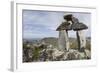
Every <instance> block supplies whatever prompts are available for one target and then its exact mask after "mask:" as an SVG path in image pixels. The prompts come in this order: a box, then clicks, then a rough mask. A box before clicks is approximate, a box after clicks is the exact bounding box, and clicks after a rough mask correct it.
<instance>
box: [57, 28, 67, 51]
mask: <svg viewBox="0 0 100 73" xmlns="http://www.w3.org/2000/svg"><path fill="white" fill-rule="evenodd" d="M58 46H59V49H60V50H67V51H68V50H69V40H68V31H66V30H61V31H59V39H58Z"/></svg>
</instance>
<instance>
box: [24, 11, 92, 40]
mask: <svg viewBox="0 0 100 73" xmlns="http://www.w3.org/2000/svg"><path fill="white" fill-rule="evenodd" d="M65 14H67V12H50V11H34V10H23V37H24V38H37V37H38V38H41V37H58V31H56V28H57V27H58V26H59V25H60V24H61V23H62V21H64V19H63V16H64V15H65ZM70 14H73V15H74V16H75V17H77V18H78V19H79V21H81V22H83V23H85V24H86V25H88V26H89V30H88V31H87V32H88V33H87V34H88V35H90V14H85V13H70ZM70 36H72V37H73V36H75V34H74V32H73V31H71V32H70Z"/></svg>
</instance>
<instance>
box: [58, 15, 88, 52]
mask: <svg viewBox="0 0 100 73" xmlns="http://www.w3.org/2000/svg"><path fill="white" fill-rule="evenodd" d="M64 19H65V20H66V21H65V22H62V24H61V25H60V26H59V27H58V28H57V29H56V30H57V31H59V39H58V43H59V44H58V46H59V49H60V50H67V51H68V50H69V47H70V46H69V38H68V31H69V30H74V31H76V35H77V42H78V50H79V51H80V52H84V49H85V47H86V38H85V35H84V31H83V30H85V29H87V28H88V27H87V26H86V25H85V24H83V23H81V22H79V20H78V19H77V18H75V17H74V16H73V15H71V14H70V15H65V16H64Z"/></svg>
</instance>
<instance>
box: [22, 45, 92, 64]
mask: <svg viewBox="0 0 100 73" xmlns="http://www.w3.org/2000/svg"><path fill="white" fill-rule="evenodd" d="M83 59H91V51H90V50H88V49H85V51H84V52H79V51H78V50H77V49H69V51H66V50H59V49H58V48H56V47H53V46H52V45H46V44H45V43H42V44H38V45H37V44H33V45H32V44H24V47H23V62H42V61H67V60H83Z"/></svg>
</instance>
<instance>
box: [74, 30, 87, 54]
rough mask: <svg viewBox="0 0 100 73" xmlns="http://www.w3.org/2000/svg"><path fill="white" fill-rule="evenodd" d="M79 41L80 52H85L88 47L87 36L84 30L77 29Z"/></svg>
mask: <svg viewBox="0 0 100 73" xmlns="http://www.w3.org/2000/svg"><path fill="white" fill-rule="evenodd" d="M76 35H77V42H78V50H79V51H80V52H84V49H85V48H86V38H85V34H84V31H83V30H79V31H76Z"/></svg>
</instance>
